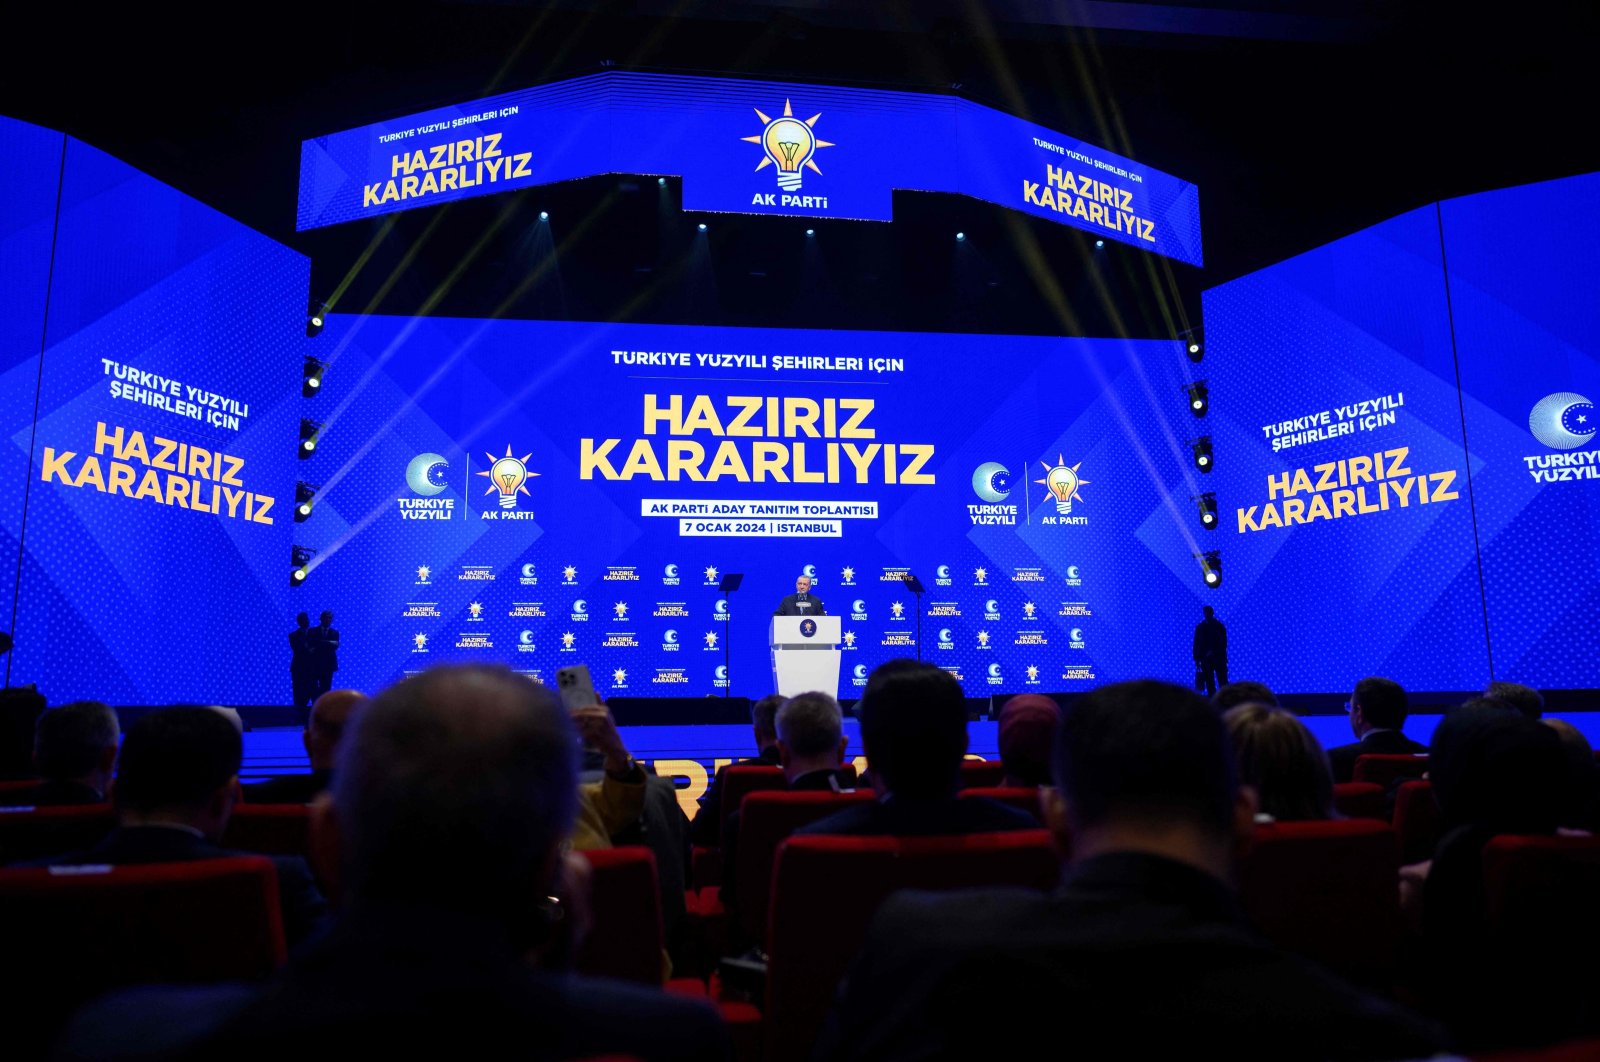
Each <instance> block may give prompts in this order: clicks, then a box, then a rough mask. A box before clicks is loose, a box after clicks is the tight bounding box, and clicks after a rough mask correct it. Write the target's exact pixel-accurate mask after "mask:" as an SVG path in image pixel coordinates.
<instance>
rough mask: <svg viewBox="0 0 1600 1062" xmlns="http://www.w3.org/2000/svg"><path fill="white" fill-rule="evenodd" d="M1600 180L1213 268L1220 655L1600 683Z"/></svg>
mask: <svg viewBox="0 0 1600 1062" xmlns="http://www.w3.org/2000/svg"><path fill="white" fill-rule="evenodd" d="M1597 192H1600V177H1596V176H1586V177H1577V178H1571V179H1568V180H1562V181H1552V182H1547V183H1544V184H1538V185H1530V186H1527V187H1523V188H1512V189H1506V190H1502V191H1496V192H1489V193H1485V194H1483V195H1476V196H1471V197H1467V198H1464V199H1458V200H1451V201H1448V202H1444V203H1441V204H1437V205H1430V206H1427V207H1424V208H1421V209H1419V210H1415V211H1412V212H1411V213H1408V214H1405V215H1402V216H1400V217H1397V218H1393V219H1391V220H1389V221H1387V222H1384V223H1383V224H1380V225H1377V226H1374V227H1372V228H1370V229H1367V230H1364V231H1362V232H1359V233H1356V234H1354V235H1352V236H1349V237H1346V238H1345V239H1342V240H1339V241H1336V242H1335V243H1332V244H1329V245H1328V246H1325V247H1321V248H1318V249H1316V250H1314V251H1311V252H1308V253H1306V254H1303V255H1300V256H1298V257H1296V258H1293V259H1290V260H1288V261H1285V262H1282V263H1279V264H1278V265H1275V266H1272V267H1270V268H1268V269H1265V270H1262V271H1260V272H1258V273H1255V274H1252V275H1250V276H1247V277H1244V278H1241V279H1240V280H1237V281H1234V282H1232V283H1229V284H1227V285H1224V286H1222V287H1220V288H1217V289H1213V290H1212V291H1210V292H1207V293H1206V300H1205V319H1206V326H1207V337H1208V339H1209V349H1208V352H1207V357H1206V361H1205V364H1204V366H1203V368H1204V370H1205V372H1206V374H1207V375H1208V377H1209V384H1210V388H1211V400H1212V418H1213V421H1214V423H1213V430H1214V432H1215V435H1216V459H1217V464H1216V472H1215V473H1214V476H1213V477H1212V478H1213V479H1214V480H1215V481H1216V489H1217V495H1218V505H1219V508H1220V509H1221V516H1222V523H1223V525H1224V532H1225V534H1224V535H1223V536H1222V542H1221V548H1222V561H1223V569H1224V574H1225V578H1224V581H1223V585H1222V586H1221V587H1220V588H1219V589H1218V593H1217V597H1218V611H1219V614H1221V615H1222V618H1224V619H1225V620H1226V621H1227V622H1228V624H1229V628H1230V646H1231V650H1232V664H1233V670H1234V673H1235V674H1239V675H1250V676H1251V677H1259V678H1261V679H1263V680H1264V681H1266V682H1268V683H1270V684H1272V685H1273V686H1274V687H1276V688H1279V689H1286V690H1302V691H1338V690H1348V689H1349V688H1350V687H1351V686H1352V685H1353V683H1354V681H1355V680H1356V679H1358V678H1360V677H1361V676H1362V675H1364V674H1383V675H1390V676H1392V677H1394V678H1396V679H1398V680H1399V681H1401V682H1402V683H1405V684H1406V685H1408V686H1412V687H1414V688H1418V689H1433V690H1469V689H1473V688H1481V685H1482V684H1483V683H1486V682H1487V681H1488V680H1489V679H1490V677H1491V670H1492V675H1493V677H1495V678H1499V679H1508V680H1513V681H1520V682H1526V683H1530V684H1532V685H1536V686H1541V687H1545V688H1562V689H1572V688H1593V687H1595V686H1600V659H1597V657H1596V654H1595V653H1594V652H1593V646H1594V645H1595V644H1597V641H1600V638H1597V633H1600V631H1597V624H1600V611H1597V606H1600V574H1597V570H1596V565H1595V559H1596V557H1597V556H1600V519H1597V516H1600V472H1597V469H1596V466H1595V460H1596V458H1597V457H1600V448H1597V447H1594V446H1593V445H1592V443H1593V440H1594V428H1595V423H1596V422H1595V411H1594V406H1593V401H1592V400H1593V398H1594V396H1595V395H1596V394H1600V343H1597V340H1596V335H1597V334H1600V331H1597V329H1600V312H1597V305H1600V304H1597V303H1596V300H1595V297H1594V293H1595V291H1596V290H1600V257H1597V255H1596V252H1595V248H1596V246H1600V214H1597V212H1596V211H1595V209H1594V206H1593V203H1594V201H1595V196H1596V194H1597ZM1533 217H1548V218H1552V219H1556V218H1559V219H1560V223H1559V224H1551V225H1542V226H1533V227H1532V228H1531V229H1530V227H1529V226H1528V225H1527V221H1528V219H1529V218H1533Z"/></svg>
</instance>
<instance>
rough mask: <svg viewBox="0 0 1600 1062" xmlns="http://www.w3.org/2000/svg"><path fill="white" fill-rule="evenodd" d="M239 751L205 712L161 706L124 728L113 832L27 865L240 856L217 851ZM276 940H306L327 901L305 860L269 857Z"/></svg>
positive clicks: (233, 735)
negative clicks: (278, 910) (277, 908)
mask: <svg viewBox="0 0 1600 1062" xmlns="http://www.w3.org/2000/svg"><path fill="white" fill-rule="evenodd" d="M242 751H243V745H242V743H241V741H240V738H239V732H238V731H237V730H235V729H234V728H233V724H232V723H230V722H228V720H227V719H226V718H225V717H223V716H222V715H219V714H218V713H217V712H214V711H212V710H211V709H210V708H195V707H179V708H163V709H161V710H160V711H156V712H151V713H150V714H149V715H146V716H144V717H143V718H142V719H140V720H138V721H137V722H135V723H134V724H133V725H132V726H130V727H129V728H128V733H127V735H126V736H125V737H124V738H123V739H122V750H121V752H120V753H119V754H118V756H117V775H116V783H115V785H114V786H113V788H112V800H113V804H114V805H115V807H116V810H117V826H116V828H115V829H113V830H112V831H111V833H109V834H107V835H106V837H105V839H104V840H102V841H101V842H100V843H99V844H97V845H95V846H94V847H93V848H89V849H87V850H84V851H80V852H72V853H69V854H66V855H61V856H55V857H52V858H48V859H40V860H35V861H34V862H33V864H32V865H35V866H51V867H59V866H85V865H109V866H124V865H131V864H140V863H186V862H189V861H191V860H196V859H221V858H225V857H227V856H237V855H246V854H248V853H244V852H235V851H230V850H229V849H226V848H221V847H218V845H217V840H218V838H220V837H221V836H222V831H223V828H224V827H226V826H227V824H228V816H229V815H230V814H231V813H232V811H233V800H234V794H235V792H237V787H238V784H239V761H240V758H241V755H242ZM272 861H273V863H274V864H275V865H276V867H277V870H278V900H279V902H280V903H281V904H282V907H283V929H284V935H285V936H286V937H287V938H288V939H289V941H290V943H291V944H293V943H295V942H298V941H300V940H303V939H305V938H306V937H308V936H309V935H310V934H311V933H312V931H313V930H315V929H317V928H318V927H319V926H320V924H321V922H322V921H323V919H324V917H325V916H326V914H327V902H326V901H325V900H323V898H322V894H321V893H320V892H318V890H317V886H316V884H315V883H314V882H313V881H312V878H311V871H310V869H309V868H308V867H307V866H306V862H305V860H303V859H301V858H299V857H298V856H274V857H272Z"/></svg>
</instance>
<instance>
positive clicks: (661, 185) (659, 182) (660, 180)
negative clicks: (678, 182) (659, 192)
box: [656, 177, 667, 188]
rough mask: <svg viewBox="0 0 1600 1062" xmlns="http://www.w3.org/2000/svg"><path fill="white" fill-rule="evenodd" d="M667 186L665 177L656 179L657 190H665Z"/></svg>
mask: <svg viewBox="0 0 1600 1062" xmlns="http://www.w3.org/2000/svg"><path fill="white" fill-rule="evenodd" d="M666 186H667V179H666V178H665V177H657V178H656V187H657V188H665V187H666Z"/></svg>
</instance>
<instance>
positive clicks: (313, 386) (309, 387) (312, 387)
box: [300, 354, 328, 398]
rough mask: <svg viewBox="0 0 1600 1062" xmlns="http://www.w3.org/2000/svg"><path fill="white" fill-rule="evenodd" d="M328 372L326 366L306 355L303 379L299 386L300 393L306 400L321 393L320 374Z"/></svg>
mask: <svg viewBox="0 0 1600 1062" xmlns="http://www.w3.org/2000/svg"><path fill="white" fill-rule="evenodd" d="M327 371H328V366H327V365H326V364H325V363H323V362H321V361H318V360H317V359H316V358H313V357H312V356H311V355H309V354H307V355H306V363H305V379H304V380H303V381H302V382H301V384H300V393H301V394H302V395H304V396H305V397H306V398H315V397H316V396H317V395H319V394H321V393H322V374H323V373H324V372H327Z"/></svg>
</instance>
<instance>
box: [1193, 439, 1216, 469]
mask: <svg viewBox="0 0 1600 1062" xmlns="http://www.w3.org/2000/svg"><path fill="white" fill-rule="evenodd" d="M1189 445H1190V448H1191V449H1192V450H1193V451H1194V467H1196V468H1198V469H1199V470H1200V471H1202V472H1210V471H1211V466H1212V465H1213V464H1214V463H1215V462H1214V461H1213V460H1212V458H1211V436H1209V435H1202V436H1200V438H1198V439H1196V440H1195V441H1194V442H1192V443H1190V444H1189Z"/></svg>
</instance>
